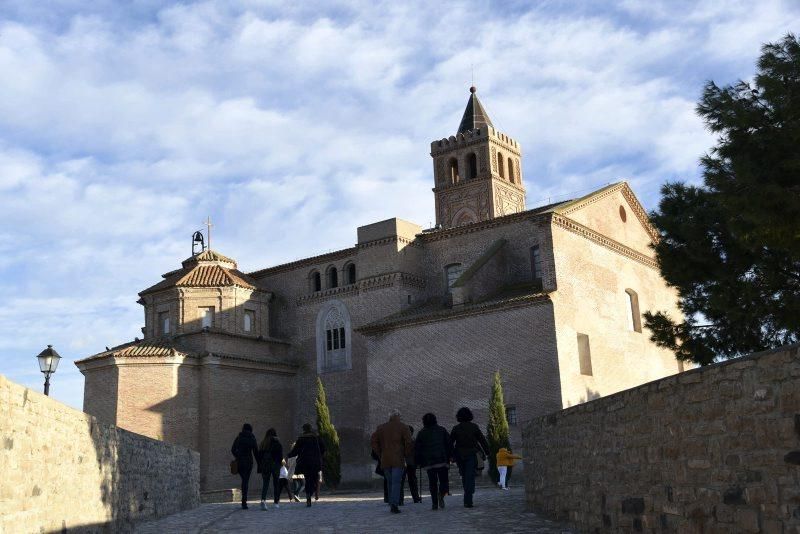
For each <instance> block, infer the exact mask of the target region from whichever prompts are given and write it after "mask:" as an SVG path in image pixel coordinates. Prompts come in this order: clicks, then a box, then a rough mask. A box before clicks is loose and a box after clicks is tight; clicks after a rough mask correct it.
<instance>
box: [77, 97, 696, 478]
mask: <svg viewBox="0 0 800 534" xmlns="http://www.w3.org/2000/svg"><path fill="white" fill-rule="evenodd" d="M431 156H432V158H433V178H434V184H433V185H434V187H433V193H434V195H435V199H436V226H435V227H434V228H431V229H423V228H422V227H420V226H418V225H416V224H414V223H411V222H408V221H404V220H400V219H387V220H385V221H380V222H376V223H374V224H369V225H366V226H362V227H360V228H358V229H357V235H356V243H355V244H354V245H353V246H352V247H350V248H346V249H343V250H338V251H335V252H330V253H327V254H322V255H319V256H314V257H310V258H306V259H303V260H300V261H294V262H291V263H287V264H284V265H277V266H273V267H268V268H265V269H261V270H258V271H254V272H249V273H245V272H242V271H240V270H238V268H237V264H236V261H234V260H233V259H231V258H229V257H226V256H224V255H222V254H220V253H219V252H217V251H215V250H205V251H203V252H201V253H199V254H196V255H194V256H192V257H190V258H188V259H186V260H185V261H183V262H182V263H181V265H180V267H179V268H178V269H176V270H174V271H171V272H168V273H166V274H164V275H163V280H161V281H160V282H158V283H157V284H155V285H153V286H151V287H149V288H147V289H145V290H144V291H142V292H141V293H140V294H139V296H140V299H139V301H138V302H139V303H140V304H142V306H143V307H144V316H145V322H144V324H145V326H144V328H143V329H142V331H143V334H144V336H143V339H142V340H136V341H133V342H131V343H127V344H124V345H120V346H118V347H114V348H112V349H111V350H107V351H105V352H101V353H99V354H95V355H93V356H90V357H88V358H85V359H83V360H80V361H78V362H76V365H77V366H78V368H79V369H80V370H81V372H82V373H83V374H84V376H85V390H84V410H85V411H86V412H88V413H90V414H92V415H95V416H97V417H98V418H99V419H100V420H101V421H104V422H108V423H112V424H116V425H118V426H120V427H122V428H125V429H128V430H131V431H133V432H137V433H140V434H144V435H147V436H151V437H154V438H158V439H163V440H166V441H169V442H174V443H179V444H182V445H186V446H188V447H190V448H192V449H195V450H197V451H199V452H200V458H201V486H202V489H203V490H214V489H220V488H225V487H233V486H235V485H237V483H238V482H237V481H238V478H236V477H232V476H231V475H230V474H228V473H227V464H228V461H229V460H230V454H229V449H230V445H231V442H232V440H233V438H234V437H235V436H236V434H237V432H238V431H239V430H240V428H241V425H242V423H244V422H250V423H251V424H252V425H253V426H254V428H255V430H256V434H257V437H258V438H259V439H260V438H261V436H262V435H263V432H264V431H265V430H266V429H267V428H268V427H275V428H276V429H277V430H278V434H279V436H280V437H281V438H282V440H283V443H284V446H288V445H290V443H291V441H292V440H293V438H294V436H295V435H297V434H298V432H299V429H300V426H301V424H302V423H304V422H306V421H309V422H312V423H313V422H314V419H315V416H314V394H315V381H316V378H317V377H318V376H319V377H320V378H321V379H322V381H323V383H324V385H325V388H326V391H327V395H328V403H329V406H330V410H331V418H332V421H333V423H334V425H335V426H336V428H337V430H338V432H339V435H340V437H341V445H342V480H343V484H358V483H364V482H367V481H369V480H370V479H371V478H372V477H373V476H374V475H373V469H374V465H373V463H372V460H371V459H370V456H369V437H370V434H371V432H372V431H373V429H374V428H375V427H376V426H377V425H378V424H380V423H382V422H384V421H385V420H386V418H387V412H388V410H389V409H391V408H395V407H396V408H398V409H400V410H401V412H402V413H403V414H404V418H405V420H406V421H407V422H409V423H411V424H413V425H414V426H415V427H419V426H421V422H420V420H421V417H422V415H423V414H424V413H425V412H428V411H432V412H434V413H436V414H437V416H438V418H439V421H440V423H441V424H443V425H444V426H447V427H449V426H450V425H452V424H454V423H455V412H456V410H457V409H458V408H459V407H460V406H469V407H471V408H472V409H473V411H474V412H475V414H476V422H477V423H479V424H480V425H481V426H484V427H485V424H486V416H487V402H488V397H489V393H490V388H491V380H492V375H493V373H494V372H495V371H497V370H499V371H500V372H501V375H502V378H503V382H504V390H505V396H506V398H505V402H506V405H507V410H508V417H509V420H510V424H511V431H512V444H515V445H518V444H519V443H520V436H519V426H518V422H520V421H523V420H525V419H528V418H530V417H533V416H536V415H540V414H544V413H548V412H552V411H555V410H559V409H561V408H563V407H567V406H570V405H574V404H577V403H580V402H583V401H586V400H587V399H591V398H595V397H598V396H602V395H607V394H610V393H614V392H616V391H619V390H622V389H626V388H630V387H632V386H636V385H638V384H642V383H644V382H648V381H651V380H655V379H658V378H661V377H664V376H666V375H670V374H674V373H677V372H679V371H681V370H682V367H681V364H680V363H679V362H678V361H676V360H675V358H674V355H673V354H671V353H670V352H668V351H665V350H663V349H660V348H658V347H656V346H655V345H654V344H653V343H651V342H650V341H649V335H648V333H647V331H646V330H643V328H642V319H641V313H642V312H644V311H647V310H665V311H668V312H670V313H671V314H672V315H673V316H678V315H679V311H678V310H677V308H676V305H675V303H676V294H675V292H674V291H673V290H672V289H670V288H668V287H667V286H666V284H665V282H664V281H663V279H662V278H661V276H660V275H659V271H658V269H657V266H656V262H655V261H654V257H653V251H652V250H651V248H650V246H649V245H650V244H651V243H652V242H653V241H654V240H655V239H657V234H656V232H655V230H654V229H653V227H652V226H651V225H650V223H649V222H648V219H647V216H646V213H645V210H644V209H643V208H642V206H641V204H640V203H639V201H638V200H637V199H636V197H635V196H634V194H633V192H632V191H631V189H630V187H629V186H628V185H627V184H626V183H625V182H620V183H616V184H613V185H609V186H607V187H604V188H602V189H600V190H597V191H595V192H593V193H591V194H589V195H586V196H584V197H581V198H576V199H573V200H569V201H564V202H559V203H555V204H551V205H547V206H539V207H534V208H533V209H528V208H527V207H526V205H525V175H524V169H523V167H522V153H521V147H520V145H519V143H518V142H517V141H515V140H514V139H513V138H512V137H510V136H509V135H507V134H505V133H503V132H500V131H498V130H496V129H495V128H494V126H493V125H492V121H491V120H490V119H489V116H488V114H487V112H486V111H485V109H484V107H483V106H482V105H481V102H480V101H479V100H478V97H477V95H476V94H475V89H474V88H471V89H470V96H469V100H468V102H467V107H466V110H465V111H464V115H463V118H462V120H461V123H460V125H459V126H458V130H457V132H455V134H454V135H451V136H450V137H448V138H445V139H441V140H437V141H434V142H433V143H431ZM254 482H256V481H255V479H254ZM259 484H260V481H259Z"/></svg>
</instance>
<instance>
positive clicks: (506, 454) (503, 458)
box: [497, 447, 522, 490]
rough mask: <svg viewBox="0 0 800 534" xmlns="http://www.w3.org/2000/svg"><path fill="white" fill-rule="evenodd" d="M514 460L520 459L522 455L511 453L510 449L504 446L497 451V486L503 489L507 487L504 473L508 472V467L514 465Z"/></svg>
mask: <svg viewBox="0 0 800 534" xmlns="http://www.w3.org/2000/svg"><path fill="white" fill-rule="evenodd" d="M516 460H522V456H518V455H516V454H511V451H510V450H508V449H506V448H505V447H501V448H500V450H499V451H497V471H498V472H499V473H500V481H499V482H498V483H497V487H498V488H500V489H503V490H507V489H508V484H506V475H507V474H508V468H509V467H511V466H512V465H514V462H515V461H516Z"/></svg>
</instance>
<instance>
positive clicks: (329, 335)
mask: <svg viewBox="0 0 800 534" xmlns="http://www.w3.org/2000/svg"><path fill="white" fill-rule="evenodd" d="M325 336H326V337H327V338H328V350H333V331H332V330H326V331H325Z"/></svg>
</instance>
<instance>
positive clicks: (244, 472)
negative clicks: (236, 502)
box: [239, 464, 253, 504]
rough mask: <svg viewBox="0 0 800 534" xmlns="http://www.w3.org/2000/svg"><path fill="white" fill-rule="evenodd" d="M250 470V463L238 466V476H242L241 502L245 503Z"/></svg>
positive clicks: (251, 468) (251, 467)
mask: <svg viewBox="0 0 800 534" xmlns="http://www.w3.org/2000/svg"><path fill="white" fill-rule="evenodd" d="M252 471H253V466H252V464H251V465H245V466H239V476H240V477H242V504H246V503H247V490H248V488H249V487H250V473H251V472H252Z"/></svg>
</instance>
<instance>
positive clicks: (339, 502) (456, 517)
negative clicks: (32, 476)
mask: <svg viewBox="0 0 800 534" xmlns="http://www.w3.org/2000/svg"><path fill="white" fill-rule="evenodd" d="M447 499H448V500H447V507H446V509H445V510H444V511H442V510H439V511H433V510H431V505H430V498H429V497H428V498H425V500H424V501H423V502H422V503H421V504H413V503H411V502H410V501H409V500H408V499H407V500H406V504H405V506H403V507H402V508H400V509H401V510H402V513H401V514H397V515H394V514H390V513H389V508H388V506H387V505H385V504H383V495H382V494H378V493H360V494H357V493H351V494H336V495H335V496H328V495H322V496H321V497H320V500H319V501H318V502H315V503H314V505H313V506H312V507H311V508H306V503H305V501H301V502H299V503H281V507H280V509H275V508H274V507H273V506H272V504H270V505H269V510H268V511H266V512H265V511H263V510H261V509H260V508H259V505H258V501H255V502H251V503H250V509H249V510H242V509H241V508H240V505H239V504H204V505H202V506H201V507H200V508H196V509H194V510H190V511H188V512H182V513H179V514H175V515H171V516H168V517H165V518H162V519H159V520H157V521H148V522H145V523H142V524H140V525H139V527H138V528H137V529H136V533H137V534H151V533H152V534H161V533H164V532H170V533H172V532H180V533H184V532H186V533H190V532H202V533H210V532H281V533H288V532H301V531H302V532H325V533H335V532H347V533H362V532H364V533H367V532H368V533H370V534H371V533H381V532H393V533H395V532H401V533H406V534H412V533H418V532H430V533H436V534H441V533H444V532H459V533H464V532H491V533H493V534H502V533H506V532H536V533H555V534H561V533H569V532H572V531H571V530H569V529H568V528H566V527H564V526H563V525H561V524H558V523H554V522H552V521H547V520H545V519H542V518H540V517H539V516H537V515H536V514H533V513H530V512H526V511H525V492H524V490H523V489H522V488H511V490H509V491H502V490H499V489H494V488H478V490H477V492H476V494H475V508H472V509H466V508H464V507H463V506H462V504H461V503H462V500H461V495H460V494H458V493H456V494H455V495H452V496H450V497H448V498H447Z"/></svg>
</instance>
